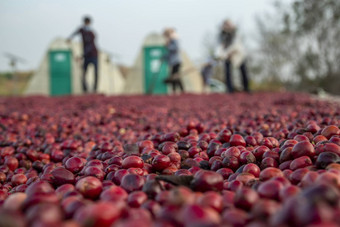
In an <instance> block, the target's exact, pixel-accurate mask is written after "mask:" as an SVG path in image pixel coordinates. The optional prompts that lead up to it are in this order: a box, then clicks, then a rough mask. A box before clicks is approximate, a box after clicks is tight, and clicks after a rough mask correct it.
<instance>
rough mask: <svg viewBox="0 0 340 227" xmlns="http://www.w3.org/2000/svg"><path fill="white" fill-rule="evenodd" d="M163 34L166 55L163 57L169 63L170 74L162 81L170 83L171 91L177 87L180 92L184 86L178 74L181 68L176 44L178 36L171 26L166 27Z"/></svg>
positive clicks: (174, 90)
mask: <svg viewBox="0 0 340 227" xmlns="http://www.w3.org/2000/svg"><path fill="white" fill-rule="evenodd" d="M163 36H164V37H165V40H166V48H167V55H166V56H165V57H164V60H166V61H167V62H168V64H169V68H170V76H169V78H167V79H166V80H165V81H164V82H165V83H171V84H172V91H173V93H175V92H176V88H177V87H179V88H180V90H181V92H184V87H183V84H182V81H181V78H180V75H179V71H180V69H181V58H180V50H179V45H178V37H177V35H176V32H175V30H174V29H173V28H167V29H165V30H164V32H163Z"/></svg>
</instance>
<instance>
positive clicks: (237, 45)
mask: <svg viewBox="0 0 340 227" xmlns="http://www.w3.org/2000/svg"><path fill="white" fill-rule="evenodd" d="M236 32H237V29H236V27H235V26H234V24H233V23H232V22H231V21H230V20H225V21H224V22H223V25H222V28H221V31H220V33H219V37H218V38H219V40H218V41H219V47H218V48H217V50H216V52H215V55H216V57H217V58H218V59H222V60H224V63H225V65H224V66H225V82H226V86H227V89H228V90H227V91H228V92H229V93H233V92H234V91H235V88H234V85H233V80H232V69H233V67H235V68H239V69H240V72H241V76H242V83H243V89H244V91H245V92H248V93H249V92H250V90H249V82H248V72H247V65H246V54H245V50H244V48H243V45H242V43H241V41H240V40H239V39H238V38H237V36H236Z"/></svg>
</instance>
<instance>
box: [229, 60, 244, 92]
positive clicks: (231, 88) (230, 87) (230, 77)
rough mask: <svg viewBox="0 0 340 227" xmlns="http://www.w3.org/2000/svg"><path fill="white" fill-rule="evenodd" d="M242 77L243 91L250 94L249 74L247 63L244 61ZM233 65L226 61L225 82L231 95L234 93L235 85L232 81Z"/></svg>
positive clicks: (241, 69) (241, 68)
mask: <svg viewBox="0 0 340 227" xmlns="http://www.w3.org/2000/svg"><path fill="white" fill-rule="evenodd" d="M240 72H241V76H242V83H243V90H244V91H246V92H249V83H248V72H247V66H246V62H245V61H244V62H243V63H242V64H241V66H240ZM232 76H233V75H232V64H231V62H230V61H229V60H227V61H225V82H226V85H227V89H228V92H229V93H232V92H234V85H233V79H232Z"/></svg>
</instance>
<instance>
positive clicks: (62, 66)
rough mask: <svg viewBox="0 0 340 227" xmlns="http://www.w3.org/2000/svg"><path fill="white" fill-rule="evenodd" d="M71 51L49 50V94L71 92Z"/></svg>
mask: <svg viewBox="0 0 340 227" xmlns="http://www.w3.org/2000/svg"><path fill="white" fill-rule="evenodd" d="M71 60H72V52H71V51H70V50H50V51H49V76H50V80H49V81H50V95H52V96H57V95H69V94H72V61H71Z"/></svg>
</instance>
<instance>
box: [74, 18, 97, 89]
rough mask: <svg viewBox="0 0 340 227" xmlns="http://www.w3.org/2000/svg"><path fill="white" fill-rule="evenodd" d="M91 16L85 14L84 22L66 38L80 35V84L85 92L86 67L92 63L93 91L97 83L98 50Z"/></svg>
mask: <svg viewBox="0 0 340 227" xmlns="http://www.w3.org/2000/svg"><path fill="white" fill-rule="evenodd" d="M90 25H91V18H90V17H88V16H86V17H84V24H83V26H81V27H80V28H78V29H77V30H76V31H75V32H74V33H73V34H72V35H71V36H70V38H69V39H68V42H70V41H71V39H72V38H73V37H74V36H76V35H81V38H82V41H83V58H84V62H83V76H82V86H83V92H84V93H87V92H88V88H87V83H86V70H87V67H88V66H89V65H90V64H92V65H93V66H94V85H93V91H94V92H96V91H97V85H98V51H97V47H96V44H95V34H94V32H93V31H92V29H91V27H90Z"/></svg>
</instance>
